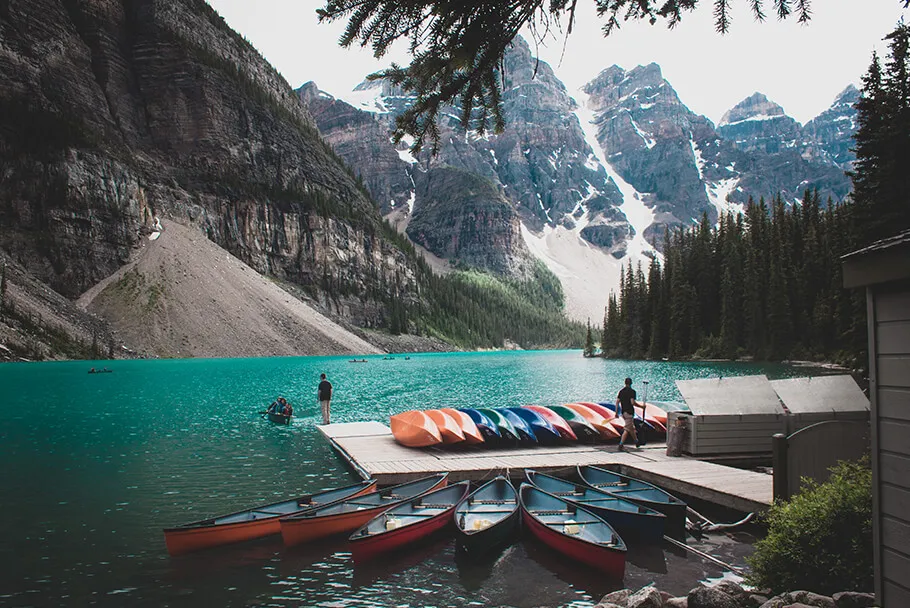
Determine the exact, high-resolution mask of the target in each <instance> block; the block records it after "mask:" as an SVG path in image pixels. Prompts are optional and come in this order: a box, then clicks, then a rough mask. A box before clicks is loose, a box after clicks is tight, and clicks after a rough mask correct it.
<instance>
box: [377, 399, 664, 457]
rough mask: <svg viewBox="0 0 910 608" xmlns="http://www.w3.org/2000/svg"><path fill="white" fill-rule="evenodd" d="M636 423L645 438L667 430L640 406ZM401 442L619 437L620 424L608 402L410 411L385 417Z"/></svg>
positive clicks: (499, 443)
mask: <svg viewBox="0 0 910 608" xmlns="http://www.w3.org/2000/svg"><path fill="white" fill-rule="evenodd" d="M635 415H636V423H637V425H638V426H639V428H640V429H643V430H644V432H645V433H646V434H647V436H648V437H653V438H660V437H663V436H666V433H667V412H666V411H665V410H663V409H661V408H659V407H657V406H656V405H652V404H650V403H649V404H646V405H645V408H644V411H643V414H642V409H641V408H636V410H635ZM390 426H391V428H392V435H393V436H394V437H395V440H396V441H397V442H398V443H400V444H401V445H404V446H408V447H413V448H422V447H429V446H447V445H455V444H457V445H480V446H495V447H503V446H532V445H553V444H557V443H567V442H577V441H580V442H586V443H594V442H609V441H617V442H618V441H619V439H620V437H621V436H622V432H623V427H624V422H623V419H622V416H621V414H620V413H619V412H618V409H617V408H616V406H615V405H614V404H611V403H593V402H578V403H566V404H563V405H554V406H550V407H544V406H542V405H525V406H522V407H496V408H458V409H455V408H442V409H428V410H410V411H407V412H402V413H400V414H395V415H393V416H392V417H391V419H390Z"/></svg>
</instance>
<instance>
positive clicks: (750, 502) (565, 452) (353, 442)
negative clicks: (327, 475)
mask: <svg viewBox="0 0 910 608" xmlns="http://www.w3.org/2000/svg"><path fill="white" fill-rule="evenodd" d="M317 428H318V429H319V431H320V432H321V433H322V434H323V435H324V436H325V437H326V438H327V439H328V440H329V441H330V442H331V443H332V445H333V447H334V448H335V449H336V451H338V453H339V454H340V455H341V456H342V457H343V458H345V459H346V460H347V461H348V462H349V463H350V464H351V466H353V467H354V468H355V469H356V470H357V471H358V472H359V473H360V474H361V475H362V476H366V477H375V478H376V479H378V480H379V483H380V484H381V485H391V484H398V483H404V482H406V481H411V480H413V479H416V478H418V477H422V476H425V475H429V474H431V473H435V472H439V471H448V472H449V477H450V480H451V481H453V482H454V481H460V480H463V479H470V480H473V481H478V480H483V479H489V478H491V477H493V476H494V475H498V474H501V473H502V474H504V473H506V472H508V473H510V474H511V476H512V477H520V476H522V475H523V471H524V470H525V469H535V470H539V471H551V472H556V473H568V472H570V471H572V470H573V469H574V468H575V467H576V466H579V465H595V466H603V467H607V468H613V469H618V470H620V471H621V472H624V473H627V474H629V475H632V476H634V477H638V478H640V479H643V480H645V481H649V482H651V483H654V484H656V485H659V486H661V487H663V488H666V489H667V490H668V491H670V492H673V493H677V494H682V495H684V496H692V497H696V498H699V499H703V500H706V501H708V502H712V503H714V504H719V505H723V506H726V507H730V508H733V509H737V510H740V511H746V512H748V511H763V510H765V509H767V508H768V506H770V505H771V503H772V502H773V477H772V476H771V475H768V474H765V473H757V472H753V471H746V470H742V469H736V468H733V467H728V466H725V465H722V464H717V463H712V462H706V461H702V460H696V459H694V458H691V457H672V456H667V455H666V453H665V446H664V445H661V444H649V445H648V446H645V447H643V448H641V449H629V450H626V451H623V452H619V451H617V449H616V447H615V445H604V444H595V445H563V446H549V447H542V446H541V447H527V448H496V449H484V448H481V447H461V448H459V447H457V446H454V447H445V448H439V447H432V448H423V449H415V448H408V447H405V446H402V445H400V444H398V443H397V442H396V441H395V440H394V438H393V437H392V434H391V431H390V430H389V428H388V427H387V426H386V425H384V424H382V423H379V422H357V423H342V424H330V425H325V426H319V427H317Z"/></svg>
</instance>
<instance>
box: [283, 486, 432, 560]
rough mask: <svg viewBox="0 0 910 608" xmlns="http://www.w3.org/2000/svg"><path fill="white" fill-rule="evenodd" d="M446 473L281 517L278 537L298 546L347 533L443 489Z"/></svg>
mask: <svg viewBox="0 0 910 608" xmlns="http://www.w3.org/2000/svg"><path fill="white" fill-rule="evenodd" d="M448 477H449V474H448V473H437V474H436V475H430V476H428V477H423V478H421V479H418V480H416V481H411V482H408V483H403V484H400V485H397V486H391V487H388V488H383V489H381V490H379V491H378V492H373V493H372V494H367V495H364V496H357V497H354V498H349V499H346V500H341V501H337V502H335V503H332V504H330V505H326V506H324V507H317V508H315V509H309V510H307V511H304V512H303V513H300V514H298V515H292V516H290V517H282V518H281V519H280V520H279V522H280V524H281V538H282V540H284V544H285V545H287V546H289V547H290V546H293V545H299V544H300V543H304V542H307V541H311V540H316V539H318V538H325V537H327V536H333V535H335V534H343V533H350V532H353V531H354V530H356V529H357V528H359V527H360V526H362V525H363V524H365V523H367V522H368V521H370V520H371V519H373V517H375V516H376V515H378V514H379V513H381V512H383V511H385V510H386V509H388V508H389V507H393V506H395V505H397V504H399V503H402V502H404V501H407V500H410V499H412V498H414V497H416V496H419V495H421V494H423V493H425V492H430V491H432V490H436V489H438V488H442V487H445V485H446V481H447V479H448Z"/></svg>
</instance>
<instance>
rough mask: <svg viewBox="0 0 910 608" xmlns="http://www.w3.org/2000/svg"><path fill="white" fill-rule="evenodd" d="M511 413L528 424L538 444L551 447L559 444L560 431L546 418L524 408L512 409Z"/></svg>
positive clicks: (510, 409)
mask: <svg viewBox="0 0 910 608" xmlns="http://www.w3.org/2000/svg"><path fill="white" fill-rule="evenodd" d="M509 411H510V412H512V413H513V414H515V415H516V416H518V417H519V418H521V419H523V420H524V421H525V422H527V423H528V425H529V426H530V427H531V430H532V431H534V436H535V437H537V443H539V444H541V445H550V444H553V443H558V442H559V440H560V436H559V431H557V430H556V428H555V427H554V426H553V425H552V424H550V422H549V421H548V420H547V419H546V418H544V417H543V416H541V415H540V414H538V413H537V412H535V411H534V410H529V409H525V408H523V407H510V408H509Z"/></svg>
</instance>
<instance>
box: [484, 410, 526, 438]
mask: <svg viewBox="0 0 910 608" xmlns="http://www.w3.org/2000/svg"><path fill="white" fill-rule="evenodd" d="M477 411H478V412H480V413H481V414H483V415H484V416H486V417H487V418H489V419H490V420H492V421H493V424H495V425H496V428H498V429H499V436H500V437H501V438H502V442H503V443H506V444H511V445H515V444H517V443H518V442H519V441H520V440H521V437H519V435H518V430H517V429H516V428H515V427H514V426H513V425H512V423H511V422H509V419H508V418H506V417H505V416H503V415H502V413H500V412H499V411H497V410H494V409H490V408H478V409H477Z"/></svg>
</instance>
